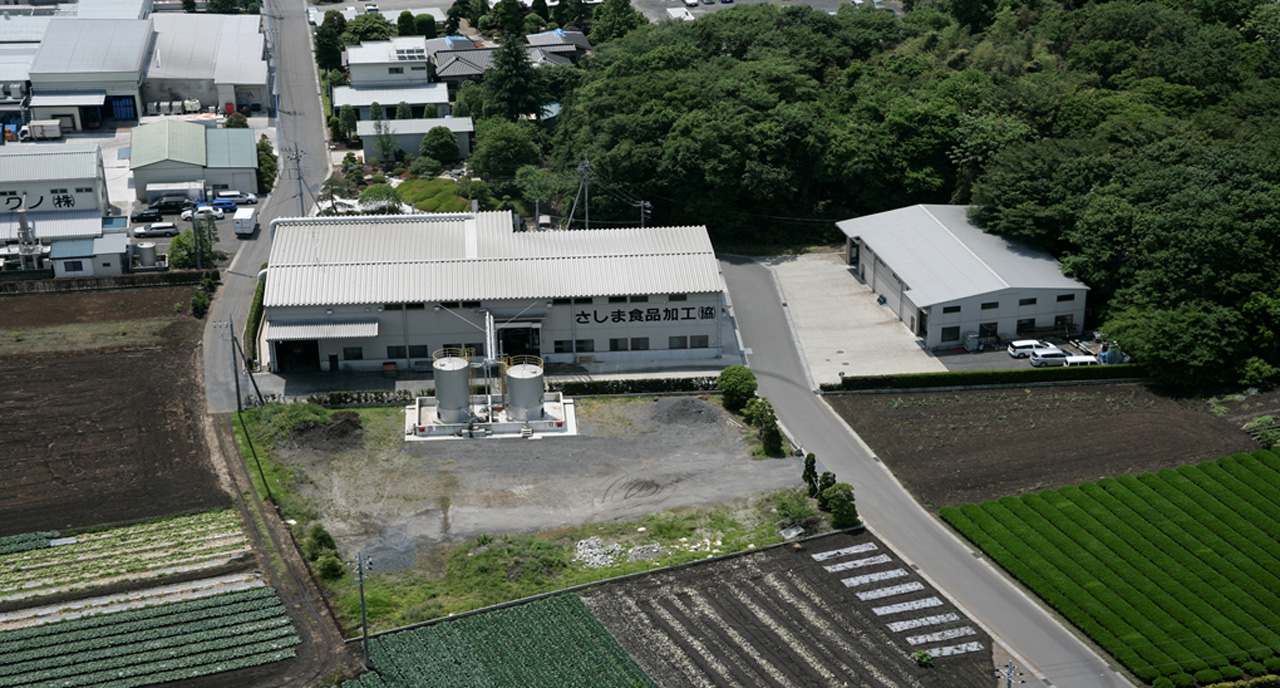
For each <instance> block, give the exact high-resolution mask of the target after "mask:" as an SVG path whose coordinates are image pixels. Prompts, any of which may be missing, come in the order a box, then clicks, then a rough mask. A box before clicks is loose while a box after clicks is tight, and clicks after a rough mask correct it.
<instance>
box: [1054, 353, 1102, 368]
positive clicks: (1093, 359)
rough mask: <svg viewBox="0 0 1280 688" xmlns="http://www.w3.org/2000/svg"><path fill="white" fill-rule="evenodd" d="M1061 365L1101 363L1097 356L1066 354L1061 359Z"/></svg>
mask: <svg viewBox="0 0 1280 688" xmlns="http://www.w3.org/2000/svg"><path fill="white" fill-rule="evenodd" d="M1062 365H1064V366H1067V367H1068V368H1070V367H1071V366H1091V365H1101V364H1100V363H1099V362H1098V357H1097V356H1067V357H1066V358H1064V359H1062Z"/></svg>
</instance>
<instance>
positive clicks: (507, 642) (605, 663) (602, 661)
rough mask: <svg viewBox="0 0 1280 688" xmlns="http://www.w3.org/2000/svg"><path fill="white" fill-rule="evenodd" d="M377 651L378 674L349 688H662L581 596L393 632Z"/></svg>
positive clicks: (373, 649) (346, 686)
mask: <svg viewBox="0 0 1280 688" xmlns="http://www.w3.org/2000/svg"><path fill="white" fill-rule="evenodd" d="M369 653H370V659H371V660H372V662H373V666H374V668H375V671H374V672H370V673H368V674H365V675H364V676H361V677H360V678H359V679H356V680H352V681H347V682H345V683H343V684H342V685H341V688H382V687H383V686H415V687H416V688H431V687H432V686H442V687H445V686H447V687H449V688H470V687H472V686H547V687H548V688H557V687H560V686H584V687H586V686H591V687H600V688H606V687H610V688H611V687H613V686H618V687H620V688H621V687H628V686H636V687H643V688H649V687H652V688H657V684H655V683H654V682H653V681H652V680H651V679H650V678H649V676H648V675H647V674H645V672H644V670H643V669H641V668H640V666H639V665H638V664H636V663H635V661H634V660H632V659H631V656H630V655H628V654H627V651H626V650H624V649H622V646H621V645H619V644H618V641H616V640H614V639H613V636H611V635H610V634H609V631H608V630H606V629H605V627H604V626H603V625H601V624H600V622H599V621H597V620H596V618H595V617H594V616H592V614H591V611H590V610H588V609H587V606H586V605H585V604H583V603H582V600H581V599H579V598H578V596H577V595H560V596H558V597H552V598H548V599H545V600H539V601H537V602H530V603H528V604H522V605H518V606H514V607H508V608H506V609H500V610H497V611H492V612H485V613H483V614H476V615H474V616H468V617H465V618H462V619H458V620H455V621H444V622H441V623H437V624H434V625H432V626H426V627H422V628H416V629H411V630H406V631H398V632H395V633H390V634H387V635H384V636H380V637H378V638H375V639H373V640H372V641H370V649H369Z"/></svg>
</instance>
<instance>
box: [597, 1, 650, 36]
mask: <svg viewBox="0 0 1280 688" xmlns="http://www.w3.org/2000/svg"><path fill="white" fill-rule="evenodd" d="M648 23H649V20H648V19H646V18H645V16H644V15H643V14H640V12H638V11H637V10H636V8H634V7H632V6H631V0H604V3H603V4H601V5H600V6H599V7H597V8H596V10H595V14H593V15H592V17H591V41H592V43H594V44H595V45H600V44H601V43H604V42H605V41H609V40H612V39H614V38H621V37H622V36H625V35H627V34H628V33H631V32H632V31H634V30H636V29H638V28H640V27H642V26H646V25H647V24H648Z"/></svg>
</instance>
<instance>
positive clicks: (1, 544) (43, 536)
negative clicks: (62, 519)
mask: <svg viewBox="0 0 1280 688" xmlns="http://www.w3.org/2000/svg"><path fill="white" fill-rule="evenodd" d="M56 537H58V531H56V530H50V531H41V532H37V533H20V534H18V535H8V536H5V537H0V556H4V555H6V554H14V553H17V552H26V551H28V550H33V549H44V548H45V547H48V546H49V541H50V540H52V539H53V538H56Z"/></svg>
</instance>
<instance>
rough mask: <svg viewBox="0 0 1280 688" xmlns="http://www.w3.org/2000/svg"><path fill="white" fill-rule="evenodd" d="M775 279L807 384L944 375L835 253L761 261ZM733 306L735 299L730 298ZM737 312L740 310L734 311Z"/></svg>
mask: <svg viewBox="0 0 1280 688" xmlns="http://www.w3.org/2000/svg"><path fill="white" fill-rule="evenodd" d="M760 262H762V263H763V264H765V265H767V266H768V267H770V268H771V269H772V270H773V272H774V274H775V275H777V278H778V282H779V283H780V284H781V285H782V292H783V294H784V295H785V297H786V303H785V306H786V308H787V311H788V312H789V313H790V317H791V322H792V325H793V327H794V328H795V332H796V336H797V337H798V338H799V340H800V347H801V350H802V352H803V353H804V358H805V363H806V364H807V365H808V367H809V374H810V376H811V377H812V378H813V384H814V385H819V384H822V383H824V382H829V383H837V382H839V381H840V376H841V373H843V374H844V375H850V376H853V375H890V374H893V373H931V372H940V371H944V370H946V369H947V367H946V366H944V365H943V364H942V362H941V361H939V360H938V359H937V358H934V357H933V356H932V355H931V354H930V353H929V352H927V351H925V350H924V349H922V348H921V347H920V344H919V341H918V340H917V339H916V337H915V336H914V335H912V334H911V331H910V330H908V329H907V326H906V325H905V324H903V322H902V321H901V320H899V319H898V318H897V316H895V315H894V314H893V313H892V312H891V311H890V310H889V309H888V308H885V307H884V306H880V305H877V304H876V295H875V294H874V293H872V291H871V288H870V287H868V286H867V285H865V284H863V283H862V282H860V281H858V279H857V278H856V277H854V276H853V273H852V271H851V269H850V267H849V266H848V265H846V264H845V262H844V261H843V260H841V258H840V255H839V254H836V253H813V254H805V255H801V256H780V257H776V258H769V259H764V260H761V261H760ZM734 299H735V301H736V300H738V299H739V296H738V295H737V294H735V295H734ZM741 307H742V306H741V305H740V306H739V308H741Z"/></svg>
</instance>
